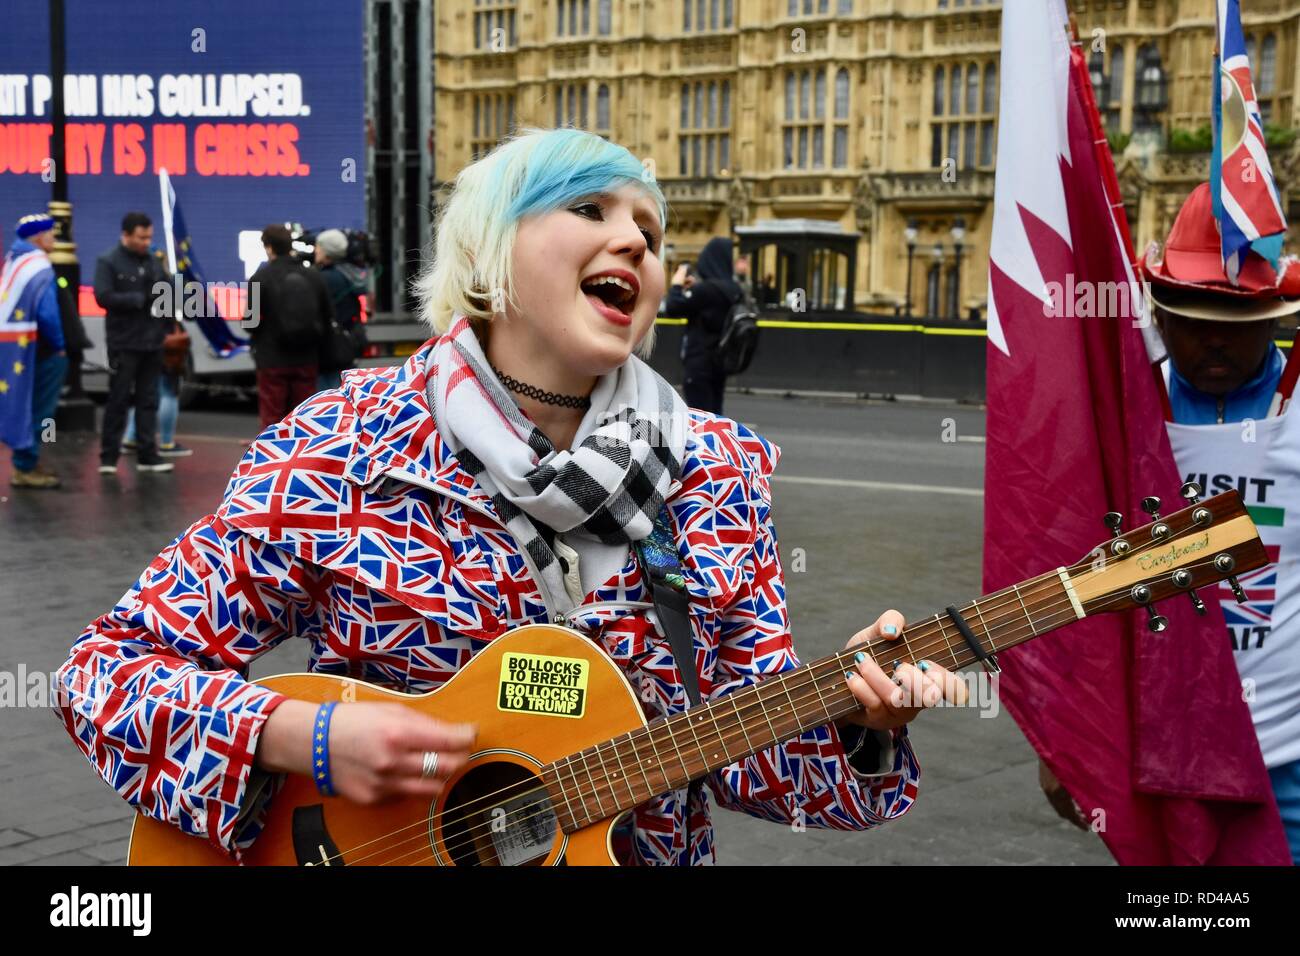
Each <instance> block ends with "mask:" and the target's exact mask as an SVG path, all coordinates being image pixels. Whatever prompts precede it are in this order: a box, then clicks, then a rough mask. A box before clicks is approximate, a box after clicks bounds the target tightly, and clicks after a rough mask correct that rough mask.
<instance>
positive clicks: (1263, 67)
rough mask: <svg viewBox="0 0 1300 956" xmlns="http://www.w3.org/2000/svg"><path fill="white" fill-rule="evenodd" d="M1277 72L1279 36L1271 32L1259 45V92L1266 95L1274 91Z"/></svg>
mask: <svg viewBox="0 0 1300 956" xmlns="http://www.w3.org/2000/svg"><path fill="white" fill-rule="evenodd" d="M1276 73H1277V36H1276V35H1275V34H1272V33H1270V34H1269V35H1268V36H1266V37H1264V42H1263V43H1261V44H1260V47H1259V92H1260V93H1262V94H1264V95H1271V94H1272V93H1273V84H1274V82H1275V75H1276Z"/></svg>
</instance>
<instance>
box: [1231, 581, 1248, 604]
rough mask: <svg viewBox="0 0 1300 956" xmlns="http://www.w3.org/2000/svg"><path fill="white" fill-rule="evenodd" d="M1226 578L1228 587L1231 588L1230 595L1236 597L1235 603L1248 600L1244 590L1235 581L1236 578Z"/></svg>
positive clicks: (1243, 602) (1242, 602)
mask: <svg viewBox="0 0 1300 956" xmlns="http://www.w3.org/2000/svg"><path fill="white" fill-rule="evenodd" d="M1227 580H1228V587H1230V588H1232V596H1233V597H1235V598H1236V599H1237V603H1238V604H1245V603H1246V601H1247V600H1248V599H1247V597H1246V592H1245V591H1243V590H1242V589H1241V585H1240V584H1238V583H1237V579H1236V578H1235V577H1233V578H1228V579H1227Z"/></svg>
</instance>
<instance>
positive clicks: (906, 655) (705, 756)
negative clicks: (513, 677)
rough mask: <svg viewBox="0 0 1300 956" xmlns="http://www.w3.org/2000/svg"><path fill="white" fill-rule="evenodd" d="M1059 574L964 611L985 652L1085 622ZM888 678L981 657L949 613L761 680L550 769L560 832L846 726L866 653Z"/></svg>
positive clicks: (547, 777)
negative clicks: (910, 668)
mask: <svg viewBox="0 0 1300 956" xmlns="http://www.w3.org/2000/svg"><path fill="white" fill-rule="evenodd" d="M1067 581H1068V578H1067V577H1065V576H1063V575H1062V574H1061V573H1060V572H1058V571H1052V572H1049V573H1047V574H1044V575H1041V576H1039V577H1037V578H1032V579H1031V580H1029V581H1026V582H1024V583H1022V584H1018V585H1013V586H1012V587H1010V588H1006V589H1004V590H1002V591H998V592H996V593H994V594H989V595H986V596H984V597H982V598H980V599H979V600H977V601H972V602H971V603H970V604H969V605H967V606H966V607H963V608H959V609H958V610H959V612H960V614H961V616H962V618H963V619H964V620H965V621H966V623H967V625H968V626H969V627H970V630H971V632H972V633H973V634H974V636H975V638H976V640H977V642H978V644H979V645H980V646H981V647H982V648H983V649H984V651H985V652H986V653H989V654H994V653H997V652H998V651H1002V650H1005V649H1007V648H1009V647H1014V646H1015V645H1017V644H1020V643H1023V642H1024V641H1027V640H1031V639H1032V638H1034V637H1037V636H1038V635H1040V634H1044V633H1046V632H1048V631H1051V630H1055V629H1056V628H1058V627H1061V626H1063V625H1065V624H1068V623H1070V622H1072V621H1075V620H1077V619H1078V618H1079V617H1080V616H1082V612H1081V610H1080V611H1076V608H1078V605H1077V603H1076V602H1075V600H1074V599H1073V595H1072V593H1071V592H1070V590H1069V587H1068V584H1067ZM859 651H861V652H863V653H866V654H869V655H870V656H871V657H872V659H874V660H875V662H876V663H877V664H878V665H879V666H880V667H881V669H882V670H883V671H884V672H885V674H886V675H887V676H889V677H892V676H893V673H894V668H895V667H896V666H897V665H898V664H899V663H901V662H905V661H906V662H911V663H915V662H917V661H921V660H929V661H933V662H934V663H937V664H940V665H942V666H943V667H946V668H948V669H949V670H954V671H955V670H959V669H961V668H964V667H968V666H970V665H971V664H974V663H976V662H977V661H978V660H979V656H978V655H977V654H976V653H975V651H974V650H973V649H972V647H971V646H970V644H969V643H968V642H967V641H966V640H965V638H963V637H962V635H961V634H960V633H959V632H958V631H957V629H956V628H955V627H954V625H953V622H952V620H951V618H949V617H948V615H947V614H946V613H940V614H936V615H934V616H933V617H930V618H926V619H924V620H922V621H921V622H920V623H918V624H913V625H910V626H909V627H908V628H907V630H906V633H905V634H904V635H903V636H902V637H901V638H898V639H894V640H888V639H884V638H881V639H878V640H875V641H871V642H868V643H865V644H860V645H858V646H856V647H853V648H851V649H848V650H844V651H841V652H839V653H838V654H834V655H831V656H830V657H826V658H823V659H821V660H819V661H816V662H814V663H812V664H809V665H806V666H804V667H800V668H797V669H794V670H790V671H786V672H784V673H782V674H781V675H780V676H779V677H770V678H767V679H763V680H759V681H756V682H755V683H753V684H751V685H749V686H747V687H742V688H739V689H737V690H734V691H732V692H731V693H728V694H726V695H725V696H723V697H720V698H718V699H716V700H713V701H710V702H707V703H704V704H702V705H701V706H699V707H692V708H690V709H689V710H687V711H685V712H683V713H680V714H674V715H673V716H671V717H660V718H658V719H656V720H654V721H652V722H650V723H649V724H648V725H646V726H645V727H643V728H639V729H637V730H634V731H632V732H630V733H627V734H624V735H622V736H621V737H615V738H613V739H611V740H607V741H604V742H602V743H601V744H599V745H597V746H595V747H590V748H588V749H586V750H583V751H581V752H579V753H576V754H573V755H572V756H569V757H566V758H565V759H563V760H559V761H556V762H555V763H553V764H551V765H550V766H548V767H547V768H545V770H544V771H543V774H542V778H543V781H544V783H545V785H546V788H547V791H548V792H549V794H550V796H551V799H552V802H553V806H554V807H555V808H556V810H557V814H558V816H559V819H560V823H561V826H562V827H563V829H564V830H565V831H566V832H573V831H574V830H577V829H580V828H582V827H585V826H589V825H590V824H592V823H594V822H596V821H597V820H603V819H607V818H609V817H612V816H616V815H617V814H619V813H621V812H623V811H624V810H628V809H630V808H632V807H636V806H639V805H641V804H643V803H645V802H646V801H647V800H649V799H651V798H652V797H654V796H656V795H658V794H661V793H666V792H668V791H670V790H677V789H680V788H682V787H684V786H686V785H687V784H688V783H689V782H690V781H692V780H697V779H699V778H701V777H703V776H705V775H707V774H709V773H711V772H713V771H714V770H718V769H720V768H722V767H725V766H727V765H729V764H732V763H735V762H736V761H737V760H740V759H743V758H745V757H748V756H749V755H751V754H754V753H757V752H759V751H761V750H765V749H767V748H768V747H771V746H773V745H775V744H779V743H781V742H783V741H787V740H790V739H792V738H794V737H798V736H799V735H800V734H802V733H803V732H804V731H806V730H810V729H811V728H814V727H818V726H821V725H822V724H826V723H830V722H833V721H838V720H840V719H841V718H843V717H845V716H847V715H849V714H851V713H853V712H854V711H856V710H858V709H859V708H860V705H859V703H858V701H857V698H855V697H854V696H853V693H852V691H850V690H849V687H848V684H847V681H846V678H845V676H844V674H845V671H847V670H850V669H852V668H853V667H854V663H853V658H854V656H855V655H856V654H857V653H858V652H859Z"/></svg>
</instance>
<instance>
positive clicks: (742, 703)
mask: <svg viewBox="0 0 1300 956" xmlns="http://www.w3.org/2000/svg"><path fill="white" fill-rule="evenodd" d="M1059 580H1060V579H1059V578H1058V577H1056V576H1055V574H1051V575H1050V577H1049V576H1047V575H1044V576H1042V580H1036V579H1031V580H1030V581H1028V582H1025V584H1024V585H1023V586H1018V587H1020V591H1021V593H1022V594H1023V595H1026V596H1028V597H1030V599H1031V600H1032V592H1033V590H1034V589H1035V588H1036V587H1039V586H1040V585H1042V584H1049V583H1055V584H1059ZM1006 590H1007V591H1008V592H1010V591H1011V590H1012V589H1010V588H1008V589H1006ZM1001 593H1002V592H994V593H993V594H991V595H988V596H987V598H986V599H985V600H987V599H992V598H994V597H996V596H998V595H999V594H1001ZM1015 603H1018V602H1010V601H1008V602H1004V603H1002V604H995V605H991V606H990V607H988V608H982V610H986V611H987V612H988V613H989V614H990V616H992V614H993V613H994V612H995V611H998V610H1001V609H1003V608H1007V607H1013V605H1014V604H1015ZM1065 603H1068V599H1067V601H1066V602H1063V603H1061V604H1060V605H1059V606H1062V607H1063V606H1064V604H1065ZM1056 606H1057V605H1044V607H1043V608H1042V610H1044V611H1045V612H1051V611H1052V610H1054V608H1055V607H1056ZM1011 616H1016V617H1018V616H1019V613H1018V612H1017V613H1015V614H1013V615H1010V616H1008V617H1006V618H1001V619H1000V620H1002V621H1005V620H1009V619H1010V617H1011ZM929 621H930V619H929V618H927V619H925V620H924V621H922V622H921V623H920V624H919V625H918V627H917V631H916V632H914V633H913V639H912V640H911V641H908V640H906V636H907V635H906V632H904V636H903V637H900V638H895V639H893V640H886V639H878V640H876V641H874V642H868V643H867V644H865V645H863V644H859V645H856V646H855V647H854V648H853V649H852V652H853V653H857V652H858V651H859V650H866V651H874V650H876V649H880V650H884V649H888V648H894V649H895V650H896V652H897V653H902V654H911V655H912V656H913V657H916V659H924V657H925V654H926V653H928V652H929V651H930V650H931V649H933V648H937V649H940V650H943V649H950V648H951V642H949V641H946V640H945V639H944V635H943V634H942V632H936V633H935V634H934V635H933V636H935V637H938V638H939V640H938V641H935V642H933V643H931V642H930V641H929V640H928V638H929V637H930V636H931V635H929V634H927V631H926V629H933V624H930V623H927V622H929ZM993 626H994V627H996V626H1000V625H997V624H995V625H993ZM919 641H924V643H918V642H919ZM912 644H915V645H916V646H915V647H911V648H910V649H909V645H912ZM961 646H963V647H964V646H965V645H964V644H963V645H961ZM847 653H848V652H847V651H842V652H840V653H839V654H837V655H833V656H831V657H828V658H825V659H823V660H822V661H820V662H814V663H813V664H809V665H808V667H807V668H800V670H807V671H811V670H812V669H813V668H816V667H820V668H823V669H824V668H826V667H833V669H835V670H836V671H839V672H840V673H842V672H843V669H844V667H845V666H846V662H845V661H844V660H843V659H842V657H843V655H845V654H847ZM918 655H919V656H918ZM873 656H876V655H875V654H873ZM881 656H882V657H883V656H885V655H883V654H882V655H881ZM885 666H888V665H887V664H886V665H885ZM772 676H773V677H775V676H777V675H772ZM786 676H789V674H787V675H786ZM824 677H825V673H824V672H823V673H821V674H818V675H817V677H816V678H815V680H821V679H823V678H824ZM808 683H810V682H808V681H805V682H804V685H803V686H806V685H807V684H808ZM800 689H801V685H799V684H792V685H789V686H788V687H787V696H788V695H789V692H791V691H795V690H800ZM771 690H772V688H771V686H770V685H766V686H765V682H764V681H759V682H756V683H754V684H751V685H750V686H748V687H744V688H741V689H740V690H738V691H734V692H733V693H731V694H729V695H726V697H725V698H719V700H722V699H726V700H727V701H728V702H729V703H732V704H733V707H737V709H740V708H744V709H748V710H753V711H755V713H753V714H751V715H749V716H753V717H756V716H758V713H757V712H762V713H763V714H764V715H766V714H767V710H766V705H763V704H762V703H761V701H760V698H761V697H762V696H764V695H765V694H767V693H769V692H771ZM760 692H761V693H760ZM809 699H811V698H809ZM755 705H758V706H757V707H756V706H755ZM686 716H687V712H683V713H678V714H673V715H671V716H669V717H666V718H659V719H658V720H657V721H652V722H651V723H650V724H648V725H646V726H645V727H642V728H637V729H636V730H634V731H632V732H630V733H628V734H626V735H621V736H626V737H628V740H627V742H626V743H627V744H631V745H632V751H633V753H634V755H635V757H636V759H638V760H640V759H641V758H642V757H643V756H646V755H645V754H643V753H642V748H641V744H642V743H644V742H645V741H647V740H649V742H650V743H651V749H652V750H654V752H655V755H656V756H655V759H656V760H657V761H658V762H659V763H660V765H661V767H662V765H663V761H662V759H660V757H659V755H658V750H657V748H655V746H654V741H653V739H652V735H657V734H661V733H663V732H664V731H665V730H668V732H669V733H671V734H673V735H678V736H679V735H680V734H681V730H682V729H683V728H681V726H680V725H681V724H682V723H684V722H686V721H684V720H683V719H682V718H684V717H686ZM674 723H676V724H677V725H678V726H676V727H673V726H671V725H673V724H674ZM711 733H713V732H711ZM619 739H620V738H613V740H619ZM608 743H612V741H603V742H601V744H599V745H597V749H599V747H603V746H605V745H606V744H608ZM581 755H582V752H579V753H578V754H573V755H570V756H569V757H568V758H565V759H564V760H561V761H556V762H554V763H552V764H551V765H549V766H550V767H551V768H554V769H555V771H556V780H557V783H558V782H559V771H560V769H561V765H563V764H565V763H567V762H570V761H572V760H573V759H575V758H576V757H578V756H581ZM593 755H594V754H593ZM571 775H572V773H571ZM575 779H576V777H575ZM533 782H534V781H533V780H528V781H520V782H518V783H516V784H512V785H509V786H507V787H504V788H502V789H500V790H498V791H495V792H493V793H491V794H487V795H485V796H483V797H480V798H477V799H476V800H475V801H471V802H470V803H467V804H464V805H462V806H461V807H458V808H457V809H458V810H459V811H460V812H461V813H465V812H467V811H470V810H471V809H472V808H474V807H475V806H476V805H479V804H486V803H489V801H496V802H498V803H499V802H500V799H515V798H520V797H524V796H527V795H531V794H533V793H537V792H539V790H542V789H545V787H541V788H538V787H533V788H532V789H530V790H528V791H524V792H514V793H512V792H511V791H517V790H518V787H520V786H524V785H531V784H532V783H533ZM560 786H561V787H564V786H565V785H564V784H562V783H561V784H560ZM507 794H508V796H505V797H503V796H502V795H507ZM516 822H518V821H516ZM424 825H425V823H424V822H420V823H414V824H410V825H409V827H407V828H403V829H408V828H415V827H423V826H424ZM399 832H401V831H392V832H391V833H386V834H381V835H380V836H378V837H376V838H374V839H372V840H369V841H366V842H365V843H362V844H359V845H357V846H355V847H351V848H349V849H348V850H343V851H339V853H338V854H337V856H338V857H341V856H343V855H345V854H352V853H355V852H356V851H357V850H359V849H363V848H365V847H367V846H370V845H371V844H373V843H376V842H379V841H380V840H384V839H387V838H389V837H391V836H394V835H396V834H397V833H399ZM365 858H366V857H362V859H365Z"/></svg>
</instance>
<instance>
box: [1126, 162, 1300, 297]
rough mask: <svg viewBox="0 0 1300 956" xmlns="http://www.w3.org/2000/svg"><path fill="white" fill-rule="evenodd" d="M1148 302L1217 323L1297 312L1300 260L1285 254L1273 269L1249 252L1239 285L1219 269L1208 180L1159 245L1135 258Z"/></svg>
mask: <svg viewBox="0 0 1300 956" xmlns="http://www.w3.org/2000/svg"><path fill="white" fill-rule="evenodd" d="M1138 267H1139V269H1140V270H1141V272H1142V277H1143V278H1144V279H1146V281H1147V293H1148V295H1149V296H1150V297H1151V300H1152V302H1153V303H1154V304H1155V305H1157V306H1159V307H1160V308H1162V309H1164V310H1165V311H1167V312H1173V313H1175V314H1177V315H1185V316H1187V317H1188V318H1192V319H1209V320H1211V321H1215V322H1257V321H1259V320H1261V319H1272V318H1277V317H1278V316H1282V315H1290V314H1291V313H1293V312H1300V259H1297V258H1296V257H1295V256H1283V257H1282V259H1281V260H1280V261H1279V262H1278V267H1279V268H1278V269H1277V270H1274V269H1273V267H1272V266H1271V265H1269V263H1268V261H1267V260H1266V259H1264V257H1263V256H1260V255H1258V254H1257V253H1254V252H1252V253H1249V254H1248V255H1247V256H1246V258H1245V261H1244V262H1243V263H1242V265H1241V272H1240V274H1239V275H1238V276H1237V284H1236V285H1233V284H1232V283H1231V282H1230V281H1229V280H1228V275H1227V273H1226V272H1224V270H1223V253H1222V249H1221V245H1220V242H1219V227H1218V224H1217V223H1216V222H1215V220H1214V207H1213V203H1212V199H1211V196H1210V185H1209V183H1201V185H1199V186H1197V187H1196V188H1195V189H1194V190H1192V194H1191V195H1190V196H1188V197H1187V199H1186V201H1185V202H1184V203H1183V208H1182V209H1180V210H1179V211H1178V217H1177V218H1176V219H1175V220H1174V225H1173V228H1172V229H1170V230H1169V237H1168V239H1166V240H1165V243H1164V245H1163V246H1161V245H1160V243H1158V242H1152V243H1151V244H1150V245H1149V246H1147V250H1146V252H1145V253H1143V255H1142V258H1141V259H1140V260H1139V262H1138Z"/></svg>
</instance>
